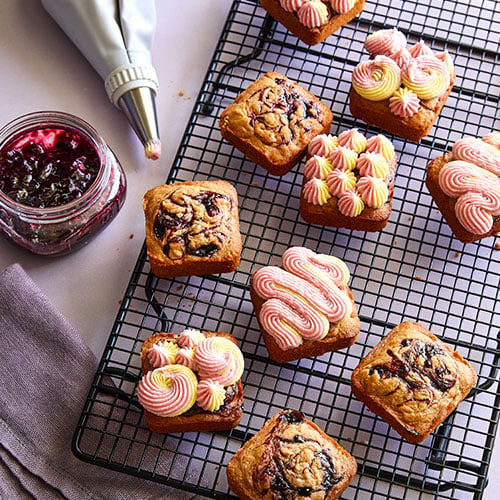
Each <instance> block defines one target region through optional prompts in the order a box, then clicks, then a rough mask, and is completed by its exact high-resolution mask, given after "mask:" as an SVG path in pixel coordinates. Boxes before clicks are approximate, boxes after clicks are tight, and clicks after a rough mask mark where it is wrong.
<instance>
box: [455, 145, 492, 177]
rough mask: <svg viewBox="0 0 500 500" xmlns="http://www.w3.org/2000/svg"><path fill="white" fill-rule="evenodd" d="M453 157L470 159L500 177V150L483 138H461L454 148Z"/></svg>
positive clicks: (469, 160) (464, 159)
mask: <svg viewBox="0 0 500 500" xmlns="http://www.w3.org/2000/svg"><path fill="white" fill-rule="evenodd" d="M452 153H453V158H454V159H456V160H463V161H468V162H470V163H474V164H475V165H477V166H478V167H481V168H484V169H486V170H488V171H489V172H491V173H493V174H495V175H496V176H497V177H500V151H498V150H497V149H496V148H494V147H493V146H491V145H489V144H488V143H485V141H482V140H481V139H475V138H474V137H466V138H464V139H459V140H458V141H457V142H455V144H454V145H453V148H452Z"/></svg>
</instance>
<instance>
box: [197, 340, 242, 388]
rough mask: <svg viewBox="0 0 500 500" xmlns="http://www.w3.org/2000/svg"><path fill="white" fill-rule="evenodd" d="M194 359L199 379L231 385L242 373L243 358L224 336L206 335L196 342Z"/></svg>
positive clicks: (235, 346) (234, 345)
mask: <svg viewBox="0 0 500 500" xmlns="http://www.w3.org/2000/svg"><path fill="white" fill-rule="evenodd" d="M194 359H195V361H196V364H197V366H198V375H199V376H200V378H201V379H204V378H210V379H213V380H215V381H216V382H218V383H219V384H222V385H224V386H226V385H232V384H234V383H236V382H237V381H238V380H239V379H240V378H241V375H242V374H243V369H244V364H245V362H244V359H243V354H242V353H241V351H240V349H239V347H238V346H237V345H236V344H235V343H234V342H232V341H231V340H229V339H227V338H225V337H218V336H216V337H207V338H206V339H205V340H204V341H203V342H201V343H200V344H198V346H197V347H196V351H195V356H194Z"/></svg>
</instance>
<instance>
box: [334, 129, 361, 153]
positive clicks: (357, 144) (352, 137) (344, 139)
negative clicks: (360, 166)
mask: <svg viewBox="0 0 500 500" xmlns="http://www.w3.org/2000/svg"><path fill="white" fill-rule="evenodd" d="M338 141H339V146H343V147H345V148H349V149H352V150H353V151H356V153H362V152H363V151H364V150H365V149H366V137H365V136H364V135H363V134H362V133H361V132H360V131H359V130H358V129H357V128H352V129H350V130H345V131H344V132H342V133H341V134H339V137H338Z"/></svg>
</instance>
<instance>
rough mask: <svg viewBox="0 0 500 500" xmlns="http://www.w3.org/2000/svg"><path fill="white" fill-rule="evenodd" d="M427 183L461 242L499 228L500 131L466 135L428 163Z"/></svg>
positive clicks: (466, 241)
mask: <svg viewBox="0 0 500 500" xmlns="http://www.w3.org/2000/svg"><path fill="white" fill-rule="evenodd" d="M425 182H426V185H427V187H428V189H429V191H430V193H431V195H432V197H433V199H434V201H435V203H436V205H437V206H438V207H439V210H440V211H441V213H442V214H443V217H444V218H445V220H446V222H447V223H448V225H449V226H450V228H451V229H452V231H453V233H454V235H455V237H456V238H457V239H459V240H460V241H462V242H464V243H470V242H472V241H477V240H480V239H482V238H486V237H488V236H492V235H495V234H498V233H499V232H500V133H498V132H491V133H489V134H486V135H485V136H484V137H482V138H475V137H465V138H463V139H460V140H458V141H456V142H455V144H454V145H453V147H452V150H451V152H449V153H446V154H445V155H443V156H439V157H437V158H434V160H432V161H431V162H430V163H429V165H428V166H427V178H426V181H425Z"/></svg>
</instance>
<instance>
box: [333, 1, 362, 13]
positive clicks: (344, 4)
mask: <svg viewBox="0 0 500 500" xmlns="http://www.w3.org/2000/svg"><path fill="white" fill-rule="evenodd" d="M355 3H356V0H330V5H331V6H332V10H333V12H335V13H336V14H345V13H346V12H349V11H350V10H351V9H352V8H353V7H354V4H355Z"/></svg>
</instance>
